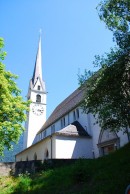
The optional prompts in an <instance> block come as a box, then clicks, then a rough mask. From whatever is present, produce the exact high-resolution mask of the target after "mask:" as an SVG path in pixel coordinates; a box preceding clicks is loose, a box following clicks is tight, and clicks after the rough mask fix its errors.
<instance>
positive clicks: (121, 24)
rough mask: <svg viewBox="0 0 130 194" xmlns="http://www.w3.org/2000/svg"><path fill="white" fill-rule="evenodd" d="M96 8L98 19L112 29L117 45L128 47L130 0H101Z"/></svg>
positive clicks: (123, 47)
mask: <svg viewBox="0 0 130 194" xmlns="http://www.w3.org/2000/svg"><path fill="white" fill-rule="evenodd" d="M97 10H98V13H99V17H100V19H101V20H102V21H104V22H105V23H106V25H107V27H108V28H109V29H110V30H111V31H113V35H114V37H115V40H116V43H117V45H118V46H119V47H120V48H122V49H130V29H129V27H130V1H129V0H103V1H101V2H100V3H99V5H98V7H97Z"/></svg>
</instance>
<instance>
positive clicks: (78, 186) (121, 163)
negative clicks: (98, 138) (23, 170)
mask: <svg viewBox="0 0 130 194" xmlns="http://www.w3.org/2000/svg"><path fill="white" fill-rule="evenodd" d="M128 184H130V144H128V145H126V146H125V147H123V148H121V149H120V150H118V151H116V152H114V153H112V154H110V155H109V156H105V157H103V158H99V159H95V160H89V159H88V160H78V161H77V162H76V163H74V164H71V165H68V166H64V167H60V168H55V169H52V170H46V171H44V172H43V171H42V172H41V173H38V174H36V175H33V176H32V177H29V176H28V175H21V176H20V177H16V178H14V177H1V178H0V194H65V193H66V194H124V193H125V189H126V187H127V185H128Z"/></svg>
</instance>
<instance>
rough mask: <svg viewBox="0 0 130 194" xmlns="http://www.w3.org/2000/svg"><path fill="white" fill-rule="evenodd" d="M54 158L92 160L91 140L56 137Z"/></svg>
mask: <svg viewBox="0 0 130 194" xmlns="http://www.w3.org/2000/svg"><path fill="white" fill-rule="evenodd" d="M55 146H56V147H55V150H56V158H57V159H59V158H63V159H65V158H66V159H76V158H93V154H92V140H91V139H89V138H83V137H64V136H56V145H55Z"/></svg>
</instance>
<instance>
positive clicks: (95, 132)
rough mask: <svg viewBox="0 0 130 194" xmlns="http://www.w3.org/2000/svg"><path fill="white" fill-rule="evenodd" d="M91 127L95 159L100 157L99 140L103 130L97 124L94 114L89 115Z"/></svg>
mask: <svg viewBox="0 0 130 194" xmlns="http://www.w3.org/2000/svg"><path fill="white" fill-rule="evenodd" d="M89 125H90V129H91V134H92V141H93V152H94V156H95V158H97V157H99V149H98V146H97V144H98V140H99V134H100V131H101V128H100V127H99V125H98V124H95V118H94V116H93V115H92V114H90V113H89Z"/></svg>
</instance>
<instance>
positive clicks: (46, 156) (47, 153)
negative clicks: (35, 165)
mask: <svg viewBox="0 0 130 194" xmlns="http://www.w3.org/2000/svg"><path fill="white" fill-rule="evenodd" d="M48 157H49V152H48V150H46V151H45V159H48Z"/></svg>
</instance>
